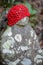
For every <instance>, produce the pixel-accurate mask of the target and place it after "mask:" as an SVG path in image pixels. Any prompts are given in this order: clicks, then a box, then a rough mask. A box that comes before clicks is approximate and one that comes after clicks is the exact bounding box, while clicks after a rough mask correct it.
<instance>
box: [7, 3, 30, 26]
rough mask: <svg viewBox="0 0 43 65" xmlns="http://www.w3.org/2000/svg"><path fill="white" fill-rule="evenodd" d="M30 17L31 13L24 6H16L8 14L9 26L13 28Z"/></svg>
mask: <svg viewBox="0 0 43 65" xmlns="http://www.w3.org/2000/svg"><path fill="white" fill-rule="evenodd" d="M26 16H30V13H29V11H28V9H27V7H26V6H24V5H23V4H19V5H16V6H13V7H12V8H11V9H10V11H9V12H8V16H7V18H8V25H9V26H13V25H15V24H16V23H17V22H18V21H19V20H21V19H22V18H24V17H26Z"/></svg>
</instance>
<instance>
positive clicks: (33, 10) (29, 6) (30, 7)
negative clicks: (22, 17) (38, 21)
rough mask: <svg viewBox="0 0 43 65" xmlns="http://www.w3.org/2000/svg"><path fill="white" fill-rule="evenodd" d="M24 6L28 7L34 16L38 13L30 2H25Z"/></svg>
mask: <svg viewBox="0 0 43 65" xmlns="http://www.w3.org/2000/svg"><path fill="white" fill-rule="evenodd" d="M24 4H25V5H26V6H27V7H28V9H29V11H30V14H31V15H34V14H36V13H37V10H35V9H34V8H33V7H32V6H31V4H29V3H28V2H25V3H24Z"/></svg>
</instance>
